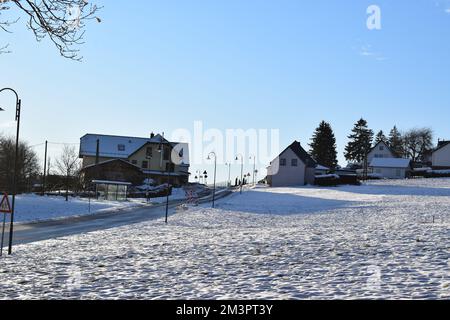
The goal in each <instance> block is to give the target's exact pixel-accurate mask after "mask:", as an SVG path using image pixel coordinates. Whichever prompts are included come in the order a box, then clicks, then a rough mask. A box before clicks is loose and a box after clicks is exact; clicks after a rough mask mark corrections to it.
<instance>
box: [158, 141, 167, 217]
mask: <svg viewBox="0 0 450 320" xmlns="http://www.w3.org/2000/svg"><path fill="white" fill-rule="evenodd" d="M162 143H165V142H160V143H159V146H158V152H159V153H160V155H161V156H160V169H161V171H162V169H163V168H162V164H163V157H164V156H163V155H164V151H165V150H164V149H165V148H163V147H162ZM166 150H167V149H166ZM169 161H170V158H169ZM169 169H170V165H167V164H166V172H167V194H166V219H165V223H166V224H167V219H168V216H169V192H170V173H169Z"/></svg>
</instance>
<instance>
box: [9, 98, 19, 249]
mask: <svg viewBox="0 0 450 320" xmlns="http://www.w3.org/2000/svg"><path fill="white" fill-rule="evenodd" d="M21 105H22V101H21V100H20V99H18V102H17V107H16V121H17V132H16V155H15V159H14V178H13V195H12V204H11V222H10V225H9V246H8V254H9V255H11V254H12V242H13V233H14V212H15V206H16V192H17V167H18V162H19V130H20V108H21Z"/></svg>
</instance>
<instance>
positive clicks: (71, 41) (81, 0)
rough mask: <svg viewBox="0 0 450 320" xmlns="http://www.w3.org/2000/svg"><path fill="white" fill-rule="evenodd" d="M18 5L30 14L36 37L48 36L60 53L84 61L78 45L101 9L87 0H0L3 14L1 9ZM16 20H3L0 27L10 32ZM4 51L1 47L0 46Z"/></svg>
mask: <svg viewBox="0 0 450 320" xmlns="http://www.w3.org/2000/svg"><path fill="white" fill-rule="evenodd" d="M13 6H15V7H16V8H17V9H19V10H20V11H21V12H22V13H24V14H25V16H26V17H27V26H28V28H29V29H30V30H31V31H32V32H33V33H34V36H35V38H36V40H37V41H41V40H42V39H44V38H46V37H48V38H49V39H50V41H52V42H53V44H54V45H55V46H56V48H57V49H58V51H59V52H60V54H61V56H63V57H65V58H68V59H72V60H76V61H81V60H82V58H83V57H82V56H80V55H79V49H77V47H78V46H79V45H81V44H83V43H84V42H83V36H84V28H85V26H86V22H87V21H89V20H92V19H95V20H96V21H97V22H101V20H100V18H98V17H97V16H96V14H97V12H98V11H99V10H100V9H101V8H99V7H97V6H96V5H92V4H89V2H88V0H0V18H1V13H2V11H3V12H5V11H7V10H11V9H12V7H13ZM17 21H18V19H16V20H12V21H11V20H1V19H0V30H2V31H5V32H11V31H10V28H9V27H10V26H11V25H12V24H14V23H16V22H17ZM0 52H1V49H0Z"/></svg>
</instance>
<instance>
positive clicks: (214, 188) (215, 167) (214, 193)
mask: <svg viewBox="0 0 450 320" xmlns="http://www.w3.org/2000/svg"><path fill="white" fill-rule="evenodd" d="M216 171H217V157H216V154H215V153H214V185H213V201H212V207H213V208H214V205H215V201H216Z"/></svg>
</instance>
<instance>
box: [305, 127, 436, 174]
mask: <svg viewBox="0 0 450 320" xmlns="http://www.w3.org/2000/svg"><path fill="white" fill-rule="evenodd" d="M379 142H384V143H386V144H387V145H388V146H389V147H390V148H391V150H392V151H393V152H394V153H395V154H396V155H397V156H398V157H402V158H409V159H411V160H412V161H413V162H415V163H420V162H422V163H423V162H426V160H427V155H428V154H429V153H430V152H431V150H432V149H433V130H432V129H431V128H413V129H410V130H408V131H405V132H401V131H400V130H398V128H397V126H394V127H393V128H392V129H391V131H390V132H389V134H388V135H387V136H386V135H385V133H384V132H383V131H382V130H380V131H378V133H377V134H376V135H374V131H373V130H372V129H370V128H369V126H368V123H367V121H366V120H364V119H362V118H361V119H359V120H358V121H357V122H356V123H355V124H354V126H353V129H352V130H351V133H350V135H349V136H348V143H347V145H346V146H345V152H344V156H345V159H346V160H347V161H348V162H349V163H350V164H361V163H362V162H363V161H364V159H365V157H366V155H367V153H368V152H370V150H371V149H372V148H373V147H374V146H375V145H377V144H378V143H379ZM309 146H310V150H309V153H310V155H311V156H312V157H313V158H314V159H315V160H316V161H317V162H318V163H320V164H321V165H324V166H326V167H329V168H332V169H335V168H336V167H337V165H338V161H337V147H336V137H335V135H334V132H333V129H332V127H331V125H330V124H329V123H328V122H325V121H322V122H321V123H320V124H319V126H318V127H317V128H316V129H315V131H314V133H313V136H312V138H311V143H310V144H309Z"/></svg>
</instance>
